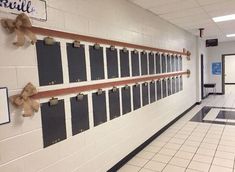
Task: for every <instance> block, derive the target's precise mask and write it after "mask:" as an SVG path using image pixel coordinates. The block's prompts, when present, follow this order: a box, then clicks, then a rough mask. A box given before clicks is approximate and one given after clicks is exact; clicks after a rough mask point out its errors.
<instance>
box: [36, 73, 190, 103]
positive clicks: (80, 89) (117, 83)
mask: <svg viewBox="0 0 235 172" xmlns="http://www.w3.org/2000/svg"><path fill="white" fill-rule="evenodd" d="M187 74H188V72H177V73H176V72H175V73H167V74H162V75H157V76H148V77H139V78H134V79H127V80H122V81H113V82H106V83H100V84H90V85H84V86H78V87H71V88H62V89H57V90H50V91H42V92H39V93H37V94H36V95H34V96H32V98H34V99H41V98H50V97H56V96H62V95H67V94H74V93H81V92H85V91H92V90H98V89H103V88H109V87H116V86H122V85H128V84H133V83H139V82H145V81H151V80H157V79H162V78H167V77H173V76H180V75H187Z"/></svg>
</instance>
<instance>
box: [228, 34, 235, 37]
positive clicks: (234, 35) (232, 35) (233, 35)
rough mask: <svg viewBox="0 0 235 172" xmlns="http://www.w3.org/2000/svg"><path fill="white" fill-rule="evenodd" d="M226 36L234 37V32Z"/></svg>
mask: <svg viewBox="0 0 235 172" xmlns="http://www.w3.org/2000/svg"><path fill="white" fill-rule="evenodd" d="M226 36H227V37H235V33H234V34H228V35H226Z"/></svg>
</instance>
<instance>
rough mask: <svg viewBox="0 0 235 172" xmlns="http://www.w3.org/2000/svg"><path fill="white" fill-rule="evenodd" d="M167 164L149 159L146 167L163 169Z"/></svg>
mask: <svg viewBox="0 0 235 172" xmlns="http://www.w3.org/2000/svg"><path fill="white" fill-rule="evenodd" d="M165 166H166V164H164V163H161V162H156V161H149V162H148V163H147V164H146V165H145V166H144V168H146V169H149V170H153V171H162V170H163V168H164V167H165Z"/></svg>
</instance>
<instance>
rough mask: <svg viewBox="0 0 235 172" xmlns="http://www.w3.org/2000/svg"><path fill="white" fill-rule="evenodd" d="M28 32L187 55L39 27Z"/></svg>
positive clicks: (182, 53) (180, 53) (184, 53)
mask: <svg viewBox="0 0 235 172" xmlns="http://www.w3.org/2000/svg"><path fill="white" fill-rule="evenodd" d="M30 30H31V31H32V32H33V33H35V34H38V35H44V36H50V37H59V38H64V39H71V40H78V41H85V42H91V43H97V44H106V45H113V46H120V47H127V48H134V49H142V50H148V51H157V52H162V53H172V54H178V55H183V56H187V53H186V52H183V51H182V52H180V51H173V50H166V49H161V48H154V47H148V46H143V45H136V44H130V43H125V42H120V41H114V40H108V39H102V38H97V37H91V36H85V35H78V34H74V33H68V32H62V31H57V30H51V29H45V28H40V27H32V28H30Z"/></svg>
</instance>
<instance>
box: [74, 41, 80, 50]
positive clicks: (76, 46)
mask: <svg viewBox="0 0 235 172" xmlns="http://www.w3.org/2000/svg"><path fill="white" fill-rule="evenodd" d="M80 46H81V43H80V41H77V40H76V41H74V42H73V47H74V48H79V47H80Z"/></svg>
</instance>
